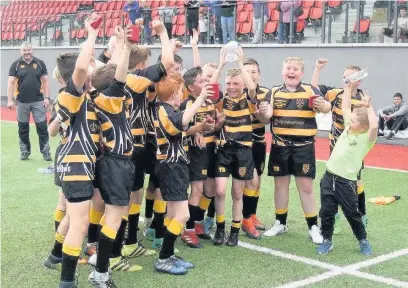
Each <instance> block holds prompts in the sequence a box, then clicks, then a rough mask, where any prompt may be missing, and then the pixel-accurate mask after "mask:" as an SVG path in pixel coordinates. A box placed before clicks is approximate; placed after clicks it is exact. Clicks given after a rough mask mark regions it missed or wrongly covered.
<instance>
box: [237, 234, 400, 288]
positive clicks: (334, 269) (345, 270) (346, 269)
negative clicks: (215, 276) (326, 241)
mask: <svg viewBox="0 0 408 288" xmlns="http://www.w3.org/2000/svg"><path fill="white" fill-rule="evenodd" d="M238 245H239V246H240V247H243V248H246V249H249V250H252V251H257V252H261V253H264V254H269V255H273V256H275V257H281V258H284V259H288V260H292V261H296V262H300V263H304V264H307V265H311V266H316V267H319V268H323V269H328V270H330V271H328V272H324V273H322V274H320V275H315V276H312V277H309V278H306V279H302V280H298V281H294V282H290V283H287V284H284V285H282V286H279V287H291V288H292V287H302V286H306V285H310V284H313V283H317V282H321V281H324V280H327V279H329V278H332V277H336V276H338V275H343V274H348V275H352V276H356V277H359V278H363V279H368V280H371V281H374V282H379V283H385V284H388V285H393V286H396V287H408V282H403V281H399V280H396V279H392V278H387V277H382V276H377V275H373V274H370V273H365V272H361V271H358V269H362V268H366V267H369V266H372V265H376V264H379V263H382V262H385V261H389V260H391V259H394V258H398V257H401V256H404V255H408V249H402V250H398V251H394V252H391V253H388V254H384V255H381V256H378V257H375V258H372V259H369V260H365V261H361V262H358V263H355V264H352V265H348V266H343V267H341V266H338V265H334V264H329V263H326V262H323V261H319V260H315V259H311V258H307V257H303V256H297V255H293V254H290V253H285V252H281V251H278V250H274V249H270V248H266V247H262V246H258V245H253V244H250V243H246V242H241V241H239V243H238Z"/></svg>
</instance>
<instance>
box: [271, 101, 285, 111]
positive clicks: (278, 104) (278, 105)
mask: <svg viewBox="0 0 408 288" xmlns="http://www.w3.org/2000/svg"><path fill="white" fill-rule="evenodd" d="M274 104H275V107H276V108H277V109H282V108H284V107H285V106H286V101H285V100H275V103H274Z"/></svg>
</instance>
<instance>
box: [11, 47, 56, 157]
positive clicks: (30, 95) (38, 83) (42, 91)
mask: <svg viewBox="0 0 408 288" xmlns="http://www.w3.org/2000/svg"><path fill="white" fill-rule="evenodd" d="M20 53H21V57H20V58H18V59H17V60H16V61H14V62H13V64H11V67H10V71H9V77H8V87H7V97H8V99H7V100H8V102H7V107H8V108H10V109H15V106H16V105H17V121H18V135H19V137H20V152H21V158H20V159H21V160H27V159H28V156H30V154H31V144H30V114H31V113H32V114H33V118H34V122H35V126H36V128H37V134H38V138H39V142H40V151H41V153H42V154H43V157H44V159H45V160H46V161H52V159H51V153H50V145H49V136H48V131H47V117H46V110H47V107H48V105H49V104H50V86H49V82H48V72H47V67H46V66H45V63H44V62H43V61H42V60H40V59H38V58H36V57H34V56H33V48H32V46H31V43H29V42H24V43H23V44H21V47H20ZM13 96H16V102H14V99H13Z"/></svg>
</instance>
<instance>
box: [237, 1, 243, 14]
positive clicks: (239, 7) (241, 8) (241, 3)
mask: <svg viewBox="0 0 408 288" xmlns="http://www.w3.org/2000/svg"><path fill="white" fill-rule="evenodd" d="M244 7H245V3H243V2H238V3H237V13H238V12H241V11H243V10H244Z"/></svg>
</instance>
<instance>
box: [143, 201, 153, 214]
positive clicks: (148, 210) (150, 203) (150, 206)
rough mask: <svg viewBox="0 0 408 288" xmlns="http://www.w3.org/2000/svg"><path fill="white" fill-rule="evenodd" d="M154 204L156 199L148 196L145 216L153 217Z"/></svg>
mask: <svg viewBox="0 0 408 288" xmlns="http://www.w3.org/2000/svg"><path fill="white" fill-rule="evenodd" d="M153 204H154V199H147V198H146V206H145V217H146V218H152V217H153Z"/></svg>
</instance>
